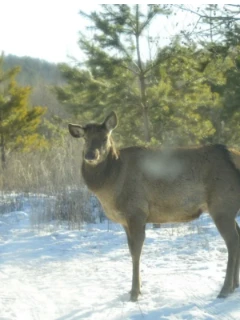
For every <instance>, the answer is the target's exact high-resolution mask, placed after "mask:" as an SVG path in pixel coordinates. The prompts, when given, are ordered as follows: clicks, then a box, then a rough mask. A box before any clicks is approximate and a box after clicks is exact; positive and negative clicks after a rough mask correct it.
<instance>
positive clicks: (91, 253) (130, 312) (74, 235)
mask: <svg viewBox="0 0 240 320" xmlns="http://www.w3.org/2000/svg"><path fill="white" fill-rule="evenodd" d="M32 214H33V213H31V212H27V210H26V211H19V212H12V213H8V214H4V215H3V216H0V319H1V320H6V319H8V320H13V319H23V320H28V319H29V320H32V319H37V320H48V319H50V320H53V319H56V320H67V319H68V320H77V319H92V320H93V319H94V320H106V319H107V320H112V319H123V320H127V319H131V320H142V319H146V320H156V319H171V320H178V319H184V320H186V319H187V320H189V319H194V320H196V319H197V320H202V319H204V320H207V319H209V320H210V319H217V320H219V319H221V320H222V319H223V320H227V319H235V320H236V319H240V289H238V290H236V291H235V292H234V293H233V294H232V295H231V296H230V297H229V298H227V299H224V300H223V299H217V298H216V296H217V294H218V292H219V290H220V288H221V286H222V284H223V279H224V275H225V269H226V260H227V252H226V248H225V244H224V242H223V240H222V239H221V238H220V236H219V235H218V233H217V231H216V229H215V226H214V225H213V224H212V222H211V221H210V219H209V218H208V216H207V215H202V217H201V218H200V219H199V220H196V221H194V222H192V223H188V224H182V225H179V226H177V227H176V226H172V227H171V226H166V227H162V228H160V229H152V228H151V226H149V227H148V229H147V237H146V241H145V245H144V249H143V254H142V261H141V275H142V285H143V287H142V295H141V296H140V298H139V301H138V302H136V303H132V302H129V294H128V292H129V290H130V286H131V260H130V255H129V252H128V248H127V243H126V238H125V234H124V232H123V230H122V229H121V227H120V226H116V225H113V224H112V225H111V228H110V230H109V231H108V228H107V225H106V224H101V225H100V224H97V225H85V226H84V227H83V228H82V230H80V231H70V230H67V229H66V228H64V227H56V226H55V227H54V226H53V225H49V226H48V227H45V228H43V229H40V230H39V229H36V228H35V229H34V228H33V227H32V225H31V223H30V221H31V215H32Z"/></svg>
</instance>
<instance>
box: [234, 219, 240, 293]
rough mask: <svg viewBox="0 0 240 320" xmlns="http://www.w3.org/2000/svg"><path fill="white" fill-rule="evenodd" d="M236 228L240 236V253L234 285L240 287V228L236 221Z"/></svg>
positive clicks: (239, 252) (239, 253)
mask: <svg viewBox="0 0 240 320" xmlns="http://www.w3.org/2000/svg"><path fill="white" fill-rule="evenodd" d="M236 230H237V233H238V237H239V243H238V253H237V263H236V269H235V274H234V287H235V288H238V287H239V268H240V228H239V225H238V224H237V222H236Z"/></svg>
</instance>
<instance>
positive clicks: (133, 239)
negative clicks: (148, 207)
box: [124, 217, 145, 301]
mask: <svg viewBox="0 0 240 320" xmlns="http://www.w3.org/2000/svg"><path fill="white" fill-rule="evenodd" d="M124 229H125V231H126V234H127V240H128V247H129V251H130V254H131V257H132V289H131V291H130V295H131V296H130V300H131V301H137V299H138V296H139V294H140V293H141V292H140V286H141V282H140V269H139V266H140V256H141V252H142V246H143V242H144V239H145V224H144V223H143V222H142V220H139V219H138V217H136V218H135V219H134V218H131V220H130V221H129V222H128V226H127V227H124Z"/></svg>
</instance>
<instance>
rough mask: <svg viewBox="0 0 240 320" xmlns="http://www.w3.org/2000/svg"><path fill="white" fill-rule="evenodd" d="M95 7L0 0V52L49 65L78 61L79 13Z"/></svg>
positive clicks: (72, 0) (76, 1)
mask: <svg viewBox="0 0 240 320" xmlns="http://www.w3.org/2000/svg"><path fill="white" fill-rule="evenodd" d="M97 6H98V5H97V4H96V3H94V2H91V3H90V2H89V3H85V4H84V3H83V1H80V0H68V1H66V0H60V1H54V0H41V1H34V0H1V11H0V52H2V51H3V52H4V54H5V55H6V54H15V55H18V56H26V55H27V56H32V57H36V58H40V59H44V60H47V61H50V62H62V61H68V58H67V57H68V55H73V56H75V57H76V58H78V55H80V54H81V52H80V49H79V47H78V45H77V41H78V32H79V31H80V30H82V29H83V28H84V26H85V21H84V19H83V18H81V16H80V15H79V11H80V10H83V11H86V12H90V11H92V10H94V9H96V8H97Z"/></svg>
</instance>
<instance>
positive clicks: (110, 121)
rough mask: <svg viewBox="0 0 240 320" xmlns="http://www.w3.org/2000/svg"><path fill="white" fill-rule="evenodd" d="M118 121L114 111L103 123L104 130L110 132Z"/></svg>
mask: <svg viewBox="0 0 240 320" xmlns="http://www.w3.org/2000/svg"><path fill="white" fill-rule="evenodd" d="M117 124H118V120H117V115H116V113H115V112H114V111H112V112H111V113H110V114H109V115H108V116H107V118H106V119H105V121H104V125H105V127H106V129H107V130H108V131H109V132H110V131H112V130H113V129H115V128H116V127H117Z"/></svg>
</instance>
